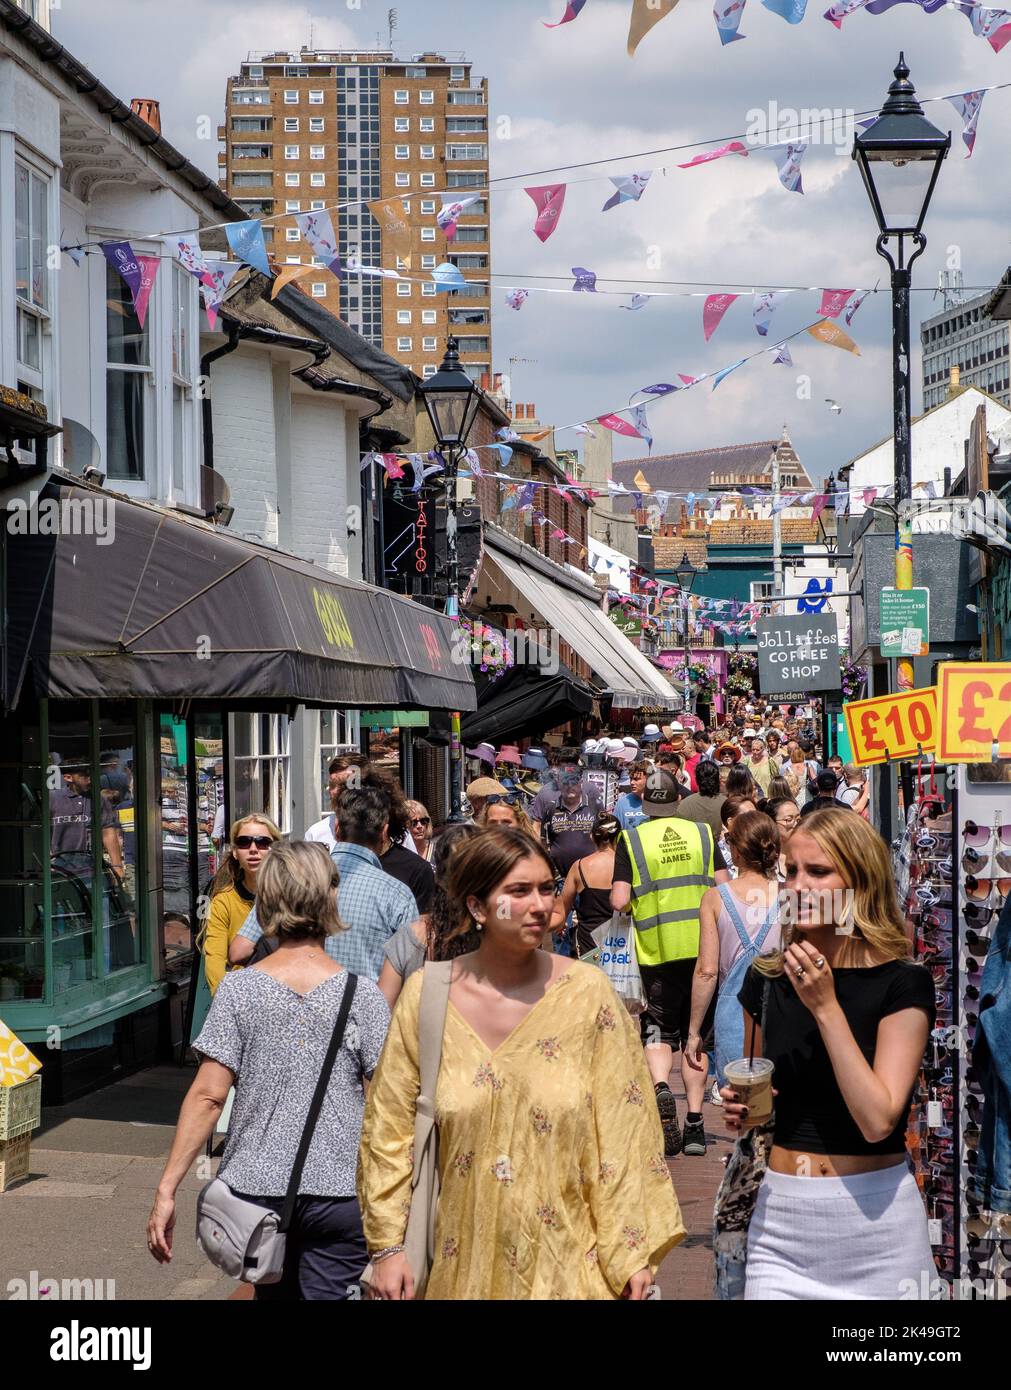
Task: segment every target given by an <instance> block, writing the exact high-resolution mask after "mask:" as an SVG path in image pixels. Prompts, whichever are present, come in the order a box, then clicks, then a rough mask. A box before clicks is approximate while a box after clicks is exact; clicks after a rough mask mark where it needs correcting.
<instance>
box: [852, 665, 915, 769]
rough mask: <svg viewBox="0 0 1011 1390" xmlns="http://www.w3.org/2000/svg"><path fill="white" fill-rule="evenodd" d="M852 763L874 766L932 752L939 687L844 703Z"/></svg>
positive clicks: (861, 765) (904, 691)
mask: <svg viewBox="0 0 1011 1390" xmlns="http://www.w3.org/2000/svg"><path fill="white" fill-rule="evenodd" d="M843 713H844V714H845V716H846V731H847V733H848V734H849V741H850V749H851V750H852V754H853V759H852V760H853V762H855V763H856V765H857V766H858V767H871V766H873V765H874V764H875V763H886V762H888V761H889V759H894V758H914V757H917V756H919V754H921V753H933V752H934V750H935V745H936V740H937V687H936V686H933V685H931V686H927V687H925V688H924V689H923V690H903V691H901V692H900V693H898V694H896V695H876V696H875V697H874V698H873V699H871V700H851V701H849V702H848V703H847V704H845V705H844V706H843Z"/></svg>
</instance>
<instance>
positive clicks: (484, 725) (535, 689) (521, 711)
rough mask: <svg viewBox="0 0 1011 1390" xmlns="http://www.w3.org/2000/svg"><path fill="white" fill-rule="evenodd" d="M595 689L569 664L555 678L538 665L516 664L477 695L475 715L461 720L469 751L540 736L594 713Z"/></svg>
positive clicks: (561, 667)
mask: <svg viewBox="0 0 1011 1390" xmlns="http://www.w3.org/2000/svg"><path fill="white" fill-rule="evenodd" d="M593 700H594V695H593V691H592V690H591V689H590V687H589V686H588V685H586V684H585V682H584V681H581V680H580V679H579V677H578V676H575V675H573V673H572V672H571V671H570V670H569V669H568V667H566V666H562V665H559V668H558V671H557V672H556V674H554V675H548V674H547V673H542V671H541V668H540V667H538V666H514V667H513V669H512V670H511V671H507V672H506V674H505V675H504V676H503V677H502V678H501V679H500V680H497V681H496V682H495V683H494V685H491V686H489V687H488V688H487V690H485V691H483V692H481V694H479V696H478V707H477V712H476V713H475V714H471V715H468V717H467V718H466V719H464V720H463V724H462V727H461V733H462V736H463V740H464V743H465V744H466V746H467V747H473V746H474V744H476V743H499V742H507V741H508V740H509V739H510V738H512V737H516V738H521V737H527V738H529V737H532V736H537V737H539V736H540V735H541V734H543V733H546V732H547V731H548V730H549V729H554V728H556V727H557V726H558V725H559V724H566V723H568V721H569V720H570V719H575V718H577V717H578V716H579V715H583V714H589V713H590V711H591V710H592V709H593Z"/></svg>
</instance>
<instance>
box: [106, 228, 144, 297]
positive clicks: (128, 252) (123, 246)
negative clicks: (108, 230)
mask: <svg viewBox="0 0 1011 1390" xmlns="http://www.w3.org/2000/svg"><path fill="white" fill-rule="evenodd" d="M102 252H103V254H104V256H105V259H106V260H107V261H108V262H109V264H110V265H111V266H112V268H113V270H118V271H119V273H120V275H122V277H123V279H124V280H125V281H126V283H127V285H128V286H129V288H130V298H131V299H132V301H133V307H134V309H135V310H136V308H137V295H138V294H139V293H140V282H141V278H142V277H141V268H140V265H139V264H138V262H137V257H136V256H135V255H134V254H133V247H132V246H131V245H130V243H129V242H128V241H103V242H102Z"/></svg>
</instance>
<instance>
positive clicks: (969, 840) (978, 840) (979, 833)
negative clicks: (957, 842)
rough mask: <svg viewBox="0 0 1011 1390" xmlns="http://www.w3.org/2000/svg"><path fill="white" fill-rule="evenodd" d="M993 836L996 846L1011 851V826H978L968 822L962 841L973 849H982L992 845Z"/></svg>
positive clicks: (973, 822)
mask: <svg viewBox="0 0 1011 1390" xmlns="http://www.w3.org/2000/svg"><path fill="white" fill-rule="evenodd" d="M991 835H992V836H993V837H994V845H995V846H996V845H998V844H1001V845H1003V846H1004V847H1005V848H1006V849H1011V825H993V826H986V825H977V824H976V822H975V821H972V820H967V821H966V823H965V829H964V830H963V831H962V840H963V843H965V844H966V845H971V846H972V848H973V849H982V848H983V846H984V845H988V844H989V843H990V837H991Z"/></svg>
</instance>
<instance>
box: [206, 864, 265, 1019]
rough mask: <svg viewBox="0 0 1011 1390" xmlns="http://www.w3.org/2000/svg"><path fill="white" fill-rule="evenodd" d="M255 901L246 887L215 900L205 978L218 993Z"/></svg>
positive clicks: (209, 918) (224, 892) (225, 891)
mask: <svg viewBox="0 0 1011 1390" xmlns="http://www.w3.org/2000/svg"><path fill="white" fill-rule="evenodd" d="M253 902H254V898H253V895H252V894H248V893H247V890H246V889H245V888H243V889H242V890H241V891H240V890H239V889H237V888H224V889H222V891H221V892H220V893H216V894H215V895H214V897H213V898H212V900H211V910H210V912H209V913H208V916H207V931H206V932H205V933H204V976H205V977H206V980H207V987H208V989H209V990H210V991H211V994H214V993H215V992H216V991H217V988H218V985H220V983H221V981H222V980H223V979H224V978H225V971H226V970H227V969H228V948H229V946H230V945H231V944H232V942H233V941H234V940H235V938H236V937H237V936H238V934H239V930H240V928H241V927H242V926H244V925H245V921H246V918H247V917H248V916H249V914H250V912H252V910H253Z"/></svg>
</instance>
